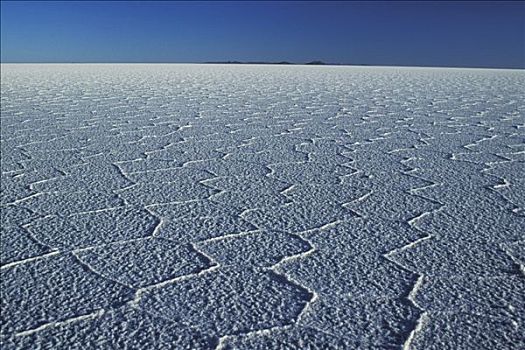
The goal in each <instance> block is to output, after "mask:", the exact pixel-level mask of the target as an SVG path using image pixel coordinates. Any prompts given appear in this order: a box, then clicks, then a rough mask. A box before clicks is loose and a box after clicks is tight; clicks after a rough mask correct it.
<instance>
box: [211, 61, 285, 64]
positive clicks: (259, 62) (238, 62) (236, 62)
mask: <svg viewBox="0 0 525 350" xmlns="http://www.w3.org/2000/svg"><path fill="white" fill-rule="evenodd" d="M204 63H212V64H295V63H291V62H287V61H280V62H265V61H247V62H242V61H217V62H204Z"/></svg>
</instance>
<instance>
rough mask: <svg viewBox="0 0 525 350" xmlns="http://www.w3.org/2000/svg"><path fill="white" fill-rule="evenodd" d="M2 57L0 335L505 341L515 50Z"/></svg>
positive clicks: (516, 120)
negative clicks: (323, 62) (148, 61)
mask: <svg viewBox="0 0 525 350" xmlns="http://www.w3.org/2000/svg"><path fill="white" fill-rule="evenodd" d="M1 74H2V77H1V78H2V79H1V84H2V86H1V87H2V96H1V126H2V127H1V130H0V131H1V192H2V193H1V215H2V225H1V226H2V228H1V230H2V231H1V235H2V237H1V254H0V264H1V287H2V288H1V299H2V301H1V302H2V317H1V321H2V325H1V332H0V341H1V344H2V348H3V349H32V348H56V349H59V348H63V349H66V348H67V349H84V348H95V347H96V348H107V349H116V348H129V347H131V348H142V349H145V348H157V349H160V348H162V349H210V348H212V349H213V348H217V349H353V348H363V349H364V348H366V349H399V348H402V349H405V350H408V349H473V348H476V349H496V348H498V349H503V348H505V349H523V348H524V347H525V337H524V335H523V334H524V333H523V331H522V329H523V327H524V325H525V318H524V315H525V303H524V301H523V300H524V299H523V295H524V294H525V284H524V276H525V249H524V247H525V244H524V242H525V236H524V235H523V232H525V216H524V213H525V202H524V198H525V183H524V179H525V157H524V154H525V142H524V140H525V135H524V132H523V130H525V118H524V113H525V99H524V95H523V93H522V92H523V86H524V85H525V74H523V72H522V71H505V70H460V69H422V68H418V69H413V68H402V69H401V68H373V67H283V66H215V65H201V66H190V65H134V66H129V65H53V66H46V65H24V66H21V65H11V64H3V65H2V70H1ZM520 330H521V331H520Z"/></svg>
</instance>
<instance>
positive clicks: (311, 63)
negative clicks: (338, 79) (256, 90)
mask: <svg viewBox="0 0 525 350" xmlns="http://www.w3.org/2000/svg"><path fill="white" fill-rule="evenodd" d="M204 63H212V64H307V65H311V66H322V65H326V64H328V63H325V62H323V61H311V62H308V63H293V62H288V61H280V62H267V61H214V62H204Z"/></svg>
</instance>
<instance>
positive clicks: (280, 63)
mask: <svg viewBox="0 0 525 350" xmlns="http://www.w3.org/2000/svg"><path fill="white" fill-rule="evenodd" d="M318 62H319V63H318ZM0 64H202V65H213V64H215V65H230V66H236V65H237V66H246V65H260V66H317V67H319V66H329V67H392V68H394V67H400V68H460V69H461V68H462V69H510V70H525V65H524V66H523V67H506V66H432V65H409V64H369V63H325V62H321V61H312V62H305V63H302V62H299V63H298V62H288V61H275V62H273V61H268V62H265V61H261V62H258V61H216V62H215V61H205V62H174V61H149V62H138V61H107V62H105V61H86V62H82V61H56V62H55V61H53V62H51V61H34V62H28V61H25V62H16V61H6V62H4V61H0Z"/></svg>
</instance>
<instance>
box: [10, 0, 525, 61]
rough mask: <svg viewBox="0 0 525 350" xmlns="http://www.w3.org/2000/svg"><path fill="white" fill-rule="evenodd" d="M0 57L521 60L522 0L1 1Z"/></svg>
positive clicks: (524, 57)
mask: <svg viewBox="0 0 525 350" xmlns="http://www.w3.org/2000/svg"><path fill="white" fill-rule="evenodd" d="M1 59H2V62H205V61H228V60H232V61H233V60H238V61H291V62H308V61H312V60H322V61H325V62H330V63H348V64H375V65H427V66H465V67H480V66H481V67H511V68H516V67H518V68H525V2H523V1H521V2H517V1H516V2H501V1H494V2H474V1H469V2H452V1H448V2H415V1H409V2H380V1H375V2H326V1H323V2H315V1H311V2H301V1H296V2H169V1H165V2H151V1H133V2H132V1H115V2H102V1H100V2H90V1H79V2H72V1H70V2H67V1H62V2H58V1H56V2H55V1H40V2H30V1H21V2H16V1H3V0H2V2H1Z"/></svg>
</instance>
